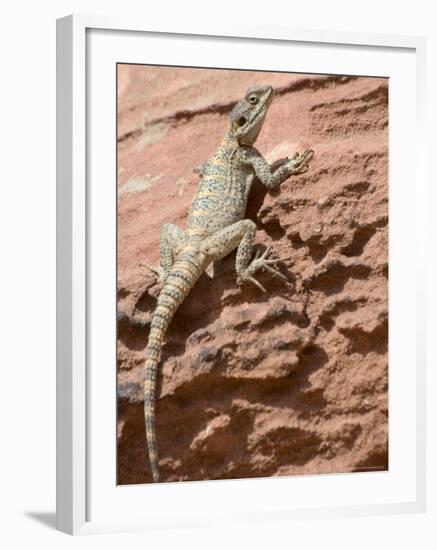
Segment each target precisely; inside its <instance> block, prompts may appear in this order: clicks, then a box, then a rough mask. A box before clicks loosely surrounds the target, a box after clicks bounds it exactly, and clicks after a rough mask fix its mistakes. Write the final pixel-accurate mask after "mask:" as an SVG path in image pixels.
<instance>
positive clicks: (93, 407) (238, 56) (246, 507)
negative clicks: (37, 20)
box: [57, 16, 426, 534]
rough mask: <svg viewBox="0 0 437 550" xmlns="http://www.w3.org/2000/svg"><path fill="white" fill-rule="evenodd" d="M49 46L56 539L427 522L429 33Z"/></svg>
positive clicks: (91, 36) (121, 27)
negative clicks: (397, 519)
mask: <svg viewBox="0 0 437 550" xmlns="http://www.w3.org/2000/svg"><path fill="white" fill-rule="evenodd" d="M57 36H58V38H57V98H58V100H57V101H58V102H57V121H58V127H57V135H58V138H57V184H58V199H57V218H58V222H57V235H58V247H57V254H58V262H57V269H58V287H57V300H58V322H57V330H58V339H57V348H58V351H57V518H58V519H57V525H58V528H59V529H60V530H62V531H65V532H67V533H71V534H82V533H91V532H102V531H111V530H112V531H113V530H116V531H118V530H126V529H152V528H153V529H156V528H171V527H181V526H197V525H199V526H204V525H210V524H214V523H215V522H220V523H221V524H223V523H231V522H239V521H258V520H260V519H261V518H262V519H263V520H266V521H270V520H275V519H282V520H283V519H285V518H290V520H291V519H293V518H302V517H311V518H317V517H325V518H326V517H331V516H332V517H336V516H339V515H359V514H387V513H398V512H408V511H410V512H418V511H423V510H424V509H425V488H426V471H425V390H424V388H425V383H424V382H425V361H424V349H425V348H424V299H423V296H422V288H423V283H424V250H423V245H422V244H421V242H422V241H421V238H420V237H421V234H422V233H423V227H422V223H423V219H422V216H421V211H422V209H423V197H424V185H425V178H424V176H423V171H424V161H423V157H422V150H423V149H422V139H423V127H422V125H423V118H424V114H423V93H424V92H423V90H424V74H425V73H424V49H425V45H424V40H423V39H421V38H417V37H400V36H383V35H378V36H375V35H368V36H367V35H366V36H363V35H355V34H341V33H338V34H337V33H324V32H313V31H302V30H300V31H295V30H291V29H290V30H288V29H250V28H241V29H237V28H236V27H233V28H232V29H214V28H210V29H204V28H203V29H199V28H194V27H193V28H190V29H177V28H169V27H168V26H162V27H157V26H153V25H150V24H148V25H147V24H146V25H141V24H139V23H138V22H129V21H119V20H111V19H105V18H100V17H98V18H96V17H84V16H70V17H66V18H63V19H60V20H58V33H57ZM406 219H408V224H407V223H405V221H406Z"/></svg>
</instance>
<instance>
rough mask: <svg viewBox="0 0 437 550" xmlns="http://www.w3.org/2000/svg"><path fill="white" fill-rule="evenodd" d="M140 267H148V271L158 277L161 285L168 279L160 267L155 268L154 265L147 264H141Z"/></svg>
mask: <svg viewBox="0 0 437 550" xmlns="http://www.w3.org/2000/svg"><path fill="white" fill-rule="evenodd" d="M139 265H140V266H141V267H147V269H150V271H152V272H153V273H154V274H155V275H156V276H157V277H158V280H159V282H160V283H164V282H165V280H166V278H167V274H166V272H165V271H164V269H162V267H161V266H160V265H157V266H153V265H149V264H146V263H145V262H141V263H140V264H139Z"/></svg>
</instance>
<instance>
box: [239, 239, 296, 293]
mask: <svg viewBox="0 0 437 550" xmlns="http://www.w3.org/2000/svg"><path fill="white" fill-rule="evenodd" d="M270 254H271V247H270V246H268V247H267V248H266V249H265V250H264V252H263V253H261V251H260V250H259V249H257V251H256V252H255V256H254V258H253V260H252V261H251V262H250V264H249V265H248V266H247V268H246V269H245V270H244V271H243V272H242V273H241V274H239V276H238V278H237V284H239V285H242V284H243V283H244V282H251V283H253V284H254V285H256V286H257V287H258V288H259V289H260V290H262V291H263V292H266V289H265V288H264V287H263V286H262V284H261V283H260V282H259V281H257V280H256V279H255V278H254V277H253V275H254V274H255V273H256V272H257V271H260V270H261V271H264V270H266V271H269V272H270V273H271V274H272V275H275V276H276V277H279V278H280V279H282V280H283V281H287V277H285V275H283V274H282V273H280V272H279V271H278V270H276V269H274V267H272V266H273V265H274V264H277V263H278V262H281V261H282V260H281V259H280V258H278V259H276V258H270Z"/></svg>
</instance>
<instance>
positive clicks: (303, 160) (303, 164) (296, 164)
mask: <svg viewBox="0 0 437 550" xmlns="http://www.w3.org/2000/svg"><path fill="white" fill-rule="evenodd" d="M313 156H314V151H313V150H312V149H305V151H304V152H303V153H302V154H301V155H300V154H299V153H296V154H295V155H294V156H293V158H292V159H290V160H289V161H288V162H289V166H290V168H291V169H292V173H293V174H303V173H304V172H306V171H307V170H308V168H309V165H308V163H309V161H310V160H311V159H312V158H313Z"/></svg>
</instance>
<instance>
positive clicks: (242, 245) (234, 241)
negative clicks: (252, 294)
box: [200, 220, 286, 292]
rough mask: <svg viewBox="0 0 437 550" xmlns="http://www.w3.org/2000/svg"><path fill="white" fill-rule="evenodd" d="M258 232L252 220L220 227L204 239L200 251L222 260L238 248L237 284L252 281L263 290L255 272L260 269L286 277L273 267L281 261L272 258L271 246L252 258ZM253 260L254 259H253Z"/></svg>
mask: <svg viewBox="0 0 437 550" xmlns="http://www.w3.org/2000/svg"><path fill="white" fill-rule="evenodd" d="M255 234H256V224H255V223H254V222H253V221H252V220H241V221H239V222H236V223H233V224H231V225H229V226H228V227H225V228H224V229H220V230H219V231H217V232H216V233H214V234H213V235H211V236H210V237H208V238H207V239H205V240H204V241H203V243H202V244H201V246H200V251H201V252H203V253H205V254H206V255H207V256H208V257H209V259H210V260H211V261H217V260H221V259H222V258H224V257H225V256H227V255H228V254H230V253H231V252H232V251H233V250H235V248H237V247H238V248H237V256H236V260H235V269H236V271H237V284H238V285H242V284H243V283H245V282H251V283H253V284H254V285H256V286H257V287H258V288H259V289H260V290H262V291H263V292H265V291H266V289H265V288H264V287H263V286H262V285H261V283H260V282H259V281H257V280H256V279H255V278H254V274H255V273H256V272H257V271H259V270H260V269H266V270H267V271H269V272H270V273H272V274H273V275H276V276H277V277H281V278H282V279H284V280H286V278H285V277H284V276H283V275H282V274H281V273H279V272H278V271H276V270H275V269H273V267H272V265H273V264H276V263H278V262H280V261H281V260H279V259H271V258H270V248H267V250H266V251H265V252H264V253H263V254H262V255H261V254H260V252H258V251H257V252H256V255H255V257H254V258H253V260H252V253H253V241H254V239H255ZM251 260H252V261H251Z"/></svg>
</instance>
